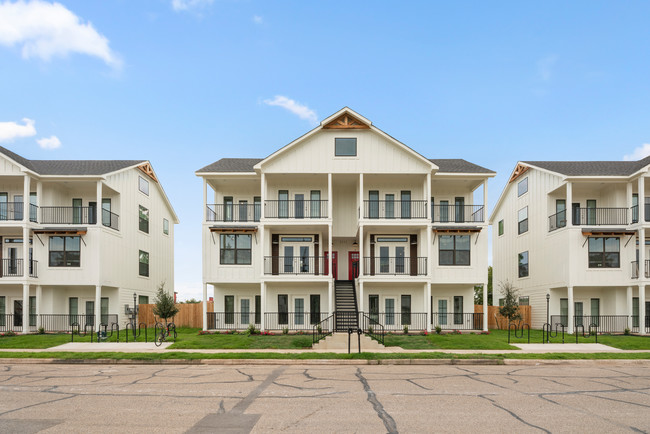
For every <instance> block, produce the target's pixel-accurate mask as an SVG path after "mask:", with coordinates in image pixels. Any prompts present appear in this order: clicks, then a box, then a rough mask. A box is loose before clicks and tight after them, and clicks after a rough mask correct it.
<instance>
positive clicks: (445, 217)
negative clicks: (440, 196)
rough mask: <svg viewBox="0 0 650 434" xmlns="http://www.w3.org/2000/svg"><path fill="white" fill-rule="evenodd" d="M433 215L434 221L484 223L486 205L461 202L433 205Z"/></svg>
mask: <svg viewBox="0 0 650 434" xmlns="http://www.w3.org/2000/svg"><path fill="white" fill-rule="evenodd" d="M431 215H432V221H433V222H434V223H483V222H484V221H485V207H484V206H483V205H459V204H439V205H432V206H431Z"/></svg>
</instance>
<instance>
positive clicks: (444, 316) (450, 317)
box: [431, 312, 483, 330]
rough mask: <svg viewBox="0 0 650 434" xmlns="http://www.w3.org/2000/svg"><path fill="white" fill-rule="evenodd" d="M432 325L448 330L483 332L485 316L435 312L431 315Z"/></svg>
mask: <svg viewBox="0 0 650 434" xmlns="http://www.w3.org/2000/svg"><path fill="white" fill-rule="evenodd" d="M431 325H433V326H434V327H435V326H440V328H442V329H447V330H449V329H451V330H482V329H483V314H482V313H447V312H434V313H432V314H431Z"/></svg>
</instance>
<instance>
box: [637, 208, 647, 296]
mask: <svg viewBox="0 0 650 434" xmlns="http://www.w3.org/2000/svg"><path fill="white" fill-rule="evenodd" d="M639 208H643V207H642V206H639ZM639 221H643V220H641V216H640V215H639ZM638 234H639V281H642V280H645V279H646V275H645V260H646V257H645V229H644V228H643V226H641V227H639V232H638ZM639 297H640V296H639Z"/></svg>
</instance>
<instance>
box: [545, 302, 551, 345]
mask: <svg viewBox="0 0 650 434" xmlns="http://www.w3.org/2000/svg"><path fill="white" fill-rule="evenodd" d="M550 300H551V294H549V293H546V324H547V325H548V329H547V330H546V343H547V344H548V335H549V334H551V323H550V322H549V316H548V313H549V312H548V304H549V301H550Z"/></svg>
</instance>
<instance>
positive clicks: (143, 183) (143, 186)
mask: <svg viewBox="0 0 650 434" xmlns="http://www.w3.org/2000/svg"><path fill="white" fill-rule="evenodd" d="M138 178H139V180H138V189H139V190H140V191H141V192H143V193H144V194H146V195H147V196H149V181H147V180H146V179H144V178H143V177H142V176H138Z"/></svg>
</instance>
